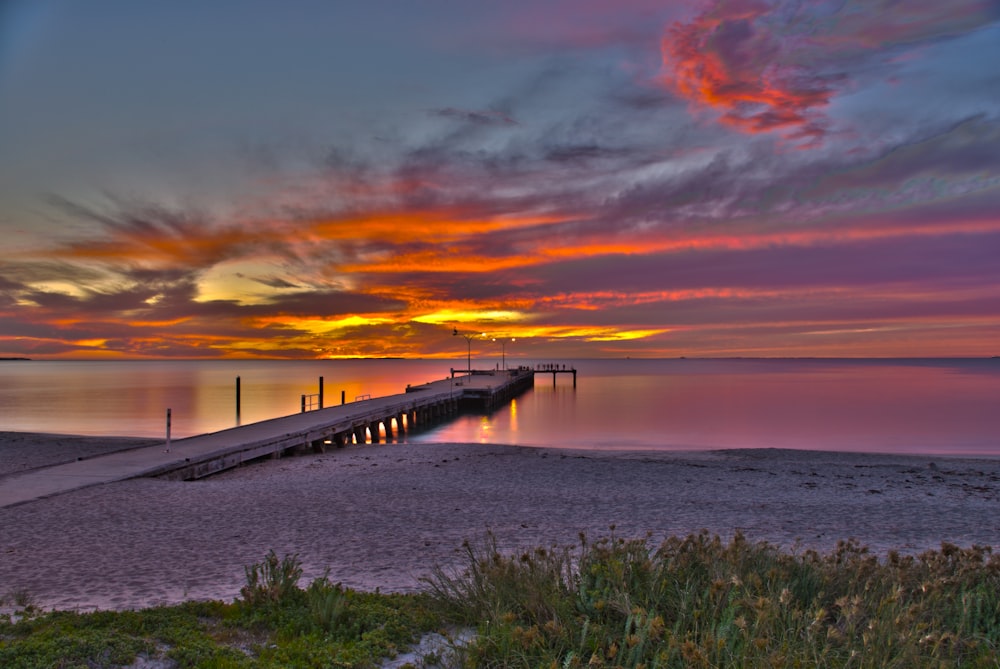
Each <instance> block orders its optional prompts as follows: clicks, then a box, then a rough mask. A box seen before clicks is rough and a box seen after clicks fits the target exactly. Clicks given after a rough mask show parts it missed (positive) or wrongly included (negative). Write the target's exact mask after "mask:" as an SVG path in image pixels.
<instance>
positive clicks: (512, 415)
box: [0, 359, 1000, 456]
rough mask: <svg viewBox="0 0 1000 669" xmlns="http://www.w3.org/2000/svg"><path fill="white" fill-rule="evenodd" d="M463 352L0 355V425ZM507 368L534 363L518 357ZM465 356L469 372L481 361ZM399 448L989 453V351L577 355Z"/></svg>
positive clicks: (217, 417)
mask: <svg viewBox="0 0 1000 669" xmlns="http://www.w3.org/2000/svg"><path fill="white" fill-rule="evenodd" d="M464 362H465V361H464V360H456V361H448V360H444V361H441V360H434V361H426V360H349V361H307V362H300V361H209V362H205V361H180V362H176V361H173V362H148V361H143V362H40V361H32V362H0V430H25V431H46V432H64V433H75V434H106V435H129V436H163V434H164V429H165V428H164V423H165V412H166V408H167V407H170V408H171V410H172V417H173V426H172V434H173V435H174V436H175V437H182V436H188V435H192V434H199V433H203V432H211V431H215V430H220V429H225V428H228V427H232V426H233V425H235V379H236V377H237V376H239V377H240V378H241V386H242V421H243V422H244V423H249V422H253V421H257V420H263V419H265V418H272V417H276V416H281V415H287V414H291V413H296V412H298V411H299V408H300V404H301V395H302V394H311V393H316V392H318V378H319V377H320V376H322V377H324V391H325V396H326V403H327V405H330V404H336V403H339V402H340V397H341V391H344V394H345V396H346V399H347V401H348V402H350V401H352V400H354V399H355V398H356V397H358V396H361V395H365V394H369V395H372V396H379V395H388V394H395V393H399V392H402V391H403V390H404V389H405V387H406V384H408V383H412V384H418V383H423V382H425V381H432V380H436V379H441V378H445V377H446V376H447V375H448V370H449V368H450V367H452V366H454V367H464ZM512 362H513V363H515V364H531V363H533V362H535V361H529V360H523V359H518V360H514V361H512ZM493 364H494V361H492V360H490V361H488V362H485V361H481V362H480V364H479V366H481V367H484V366H492V365H493ZM571 364H574V365H575V366H576V367H577V369H578V370H579V377H578V383H577V388H576V389H574V388H573V387H572V380H571V378H570V377H568V376H561V377H560V378H559V379H558V383H557V384H556V385H555V386H553V384H552V377H551V376H544V375H539V376H538V378H537V379H536V385H535V389H534V391H531V392H528V393H526V394H524V395H522V396H521V397H519V398H518V399H517V400H515V401H514V402H512V403H511V404H510V405H508V406H506V407H504V408H502V409H500V410H498V411H496V412H494V413H493V414H491V415H489V416H471V415H470V416H464V417H461V418H459V419H457V420H455V421H453V422H451V423H448V424H444V425H441V426H439V427H436V428H434V429H432V430H430V431H428V432H424V433H420V434H415V435H409V436H408V437H407V441H409V442H427V441H455V442H488V443H505V444H520V445H527V446H555V447H573V448H581V447H582V448H603V449H635V448H639V449H646V448H652V449H670V450H692V449H693V450H704V449H717V448H759V447H777V448H797V449H826V450H851V451H869V452H896V453H928V454H953V455H991V456H1000V360H982V359H981V360H583V361H575V362H573V363H571Z"/></svg>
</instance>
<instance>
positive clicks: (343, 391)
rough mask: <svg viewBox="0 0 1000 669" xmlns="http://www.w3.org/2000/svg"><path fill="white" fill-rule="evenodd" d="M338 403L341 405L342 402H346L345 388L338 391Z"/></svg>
mask: <svg viewBox="0 0 1000 669" xmlns="http://www.w3.org/2000/svg"><path fill="white" fill-rule="evenodd" d="M340 404H341V406H343V405H344V404H347V391H346V390H341V391H340Z"/></svg>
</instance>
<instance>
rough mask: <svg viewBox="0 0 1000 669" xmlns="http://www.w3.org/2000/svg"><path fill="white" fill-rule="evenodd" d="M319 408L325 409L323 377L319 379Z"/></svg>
mask: <svg viewBox="0 0 1000 669" xmlns="http://www.w3.org/2000/svg"><path fill="white" fill-rule="evenodd" d="M319 408H320V409H322V408H323V377H322V376H321V377H319Z"/></svg>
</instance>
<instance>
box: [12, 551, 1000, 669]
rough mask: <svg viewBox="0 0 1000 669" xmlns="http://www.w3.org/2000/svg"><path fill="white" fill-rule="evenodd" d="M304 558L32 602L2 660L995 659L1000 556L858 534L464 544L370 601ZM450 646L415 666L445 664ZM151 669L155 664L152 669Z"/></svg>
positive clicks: (530, 662) (925, 662)
mask: <svg viewBox="0 0 1000 669" xmlns="http://www.w3.org/2000/svg"><path fill="white" fill-rule="evenodd" d="M301 573H302V572H301V567H300V564H299V561H298V557H297V556H295V555H286V556H284V557H283V558H279V557H278V556H277V555H276V554H274V553H273V552H271V553H268V555H267V556H265V558H264V559H263V560H262V561H261V562H260V563H257V564H254V565H250V566H248V567H247V568H246V585H245V586H244V587H243V589H242V591H241V593H240V598H239V599H237V600H236V601H234V602H232V603H223V602H188V603H185V604H181V605H178V606H170V607H157V608H151V609H145V610H140V611H121V612H105V611H101V612H92V613H72V612H48V613H43V612H40V611H38V610H37V609H35V608H34V607H33V606H32V605H31V604H30V598H29V597H28V596H27V595H26V594H25V593H18V595H17V600H18V602H20V605H19V606H20V608H19V609H18V611H17V612H16V613H15V614H13V615H11V614H7V615H6V616H3V617H0V666H3V667H10V668H17V669H20V668H34V667H122V666H130V665H131V664H134V663H135V662H136V658H152V659H155V660H161V661H169V662H170V663H172V664H169V665H167V664H164V665H162V666H176V667H210V668H211V667H216V668H223V667H227V668H228V667H378V666H380V664H381V662H382V659H383V658H386V657H392V656H394V655H395V654H396V653H399V652H402V651H403V650H405V649H406V648H407V646H408V645H409V644H411V643H414V642H415V641H417V640H418V639H419V638H420V637H421V636H422V635H425V634H427V633H429V632H432V631H439V630H444V629H455V628H456V627H458V628H467V629H471V630H474V634H473V635H472V637H471V640H470V641H467V642H466V644H465V645H464V646H463V647H462V648H459V649H456V652H455V654H454V655H453V656H452V658H453V659H452V662H453V663H454V664H455V666H463V667H526V668H527V667H531V668H534V667H555V668H557V669H559V668H567V669H568V668H572V667H588V668H589V667H629V668H636V669H638V668H640V667H645V668H648V669H651V668H653V667H747V668H750V667H752V668H757V667H844V668H847V667H850V668H855V667H872V668H875V667H879V668H882V667H996V666H998V662H1000V558H998V557H997V556H995V555H994V554H993V553H992V550H991V549H990V548H987V547H978V546H972V547H969V548H959V547H957V546H954V545H951V544H943V545H942V547H941V549H940V550H935V551H928V552H925V553H922V554H920V555H917V556H903V555H900V554H898V553H889V554H888V555H883V556H876V555H875V554H873V553H871V552H870V551H868V550H867V549H866V548H864V547H863V546H860V545H859V544H857V543H855V542H851V541H847V542H841V543H840V544H838V546H837V548H836V550H834V551H832V552H830V553H827V554H821V553H818V552H816V551H813V550H801V551H799V550H791V551H788V550H782V549H780V548H778V547H776V546H773V545H770V544H767V543H762V542H751V541H748V540H747V539H746V538H745V537H744V536H742V535H740V534H737V535H736V536H735V537H734V538H732V539H731V540H729V541H723V540H722V539H720V538H719V537H718V536H712V535H709V534H708V533H704V532H703V533H700V534H692V535H689V536H687V537H675V538H670V539H667V540H666V541H664V542H662V543H660V544H658V545H654V544H653V543H652V542H651V540H650V539H649V538H640V539H626V538H619V537H616V536H615V535H614V532H613V531H612V533H611V535H610V536H608V537H605V538H600V539H598V540H595V541H589V540H588V539H587V538H586V537H584V536H581V537H580V542H579V543H578V544H576V545H573V546H565V547H559V546H553V547H538V548H532V549H529V550H523V551H514V552H505V551H504V550H502V549H501V547H500V546H499V545H498V541H497V539H496V537H495V536H493V535H492V534H490V535H487V536H486V537H485V538H484V539H483V540H482V541H479V542H467V543H466V544H465V561H464V563H462V564H461V565H459V566H457V567H456V568H454V569H443V568H439V569H436V570H434V572H433V573H432V574H431V575H430V576H429V577H428V578H427V579H425V580H424V588H423V591H422V592H420V593H417V594H383V593H378V592H374V593H370V592H369V593H366V592H358V591H354V590H350V589H347V588H343V587H342V586H340V585H339V584H334V583H331V582H330V581H329V579H328V578H327V577H326V576H324V577H321V578H318V579H315V580H313V581H312V582H311V583H310V584H309V585H308V586H306V587H300V586H299V583H298V582H299V579H300V577H301ZM442 655H443V654H442V653H432V654H431V655H430V656H429V657H428V658H427V659H416V660H414V663H413V665H412V666H415V667H430V666H438V664H437V663H438V661H439V660H440V658H441V657H442ZM147 666H148V665H147Z"/></svg>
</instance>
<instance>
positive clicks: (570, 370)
mask: <svg viewBox="0 0 1000 669" xmlns="http://www.w3.org/2000/svg"><path fill="white" fill-rule="evenodd" d="M525 369H530V370H531V372H532V373H533V374H534V375H536V376H537V375H538V374H551V375H552V385H553V386H555V385H556V377H557V375H559V374H572V375H573V387H574V388H576V367H573V366H572V365H570V366H568V367H567V366H566V365H564V364H556V363H552V364H541V365H535V366H534V367H526V368H525Z"/></svg>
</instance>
